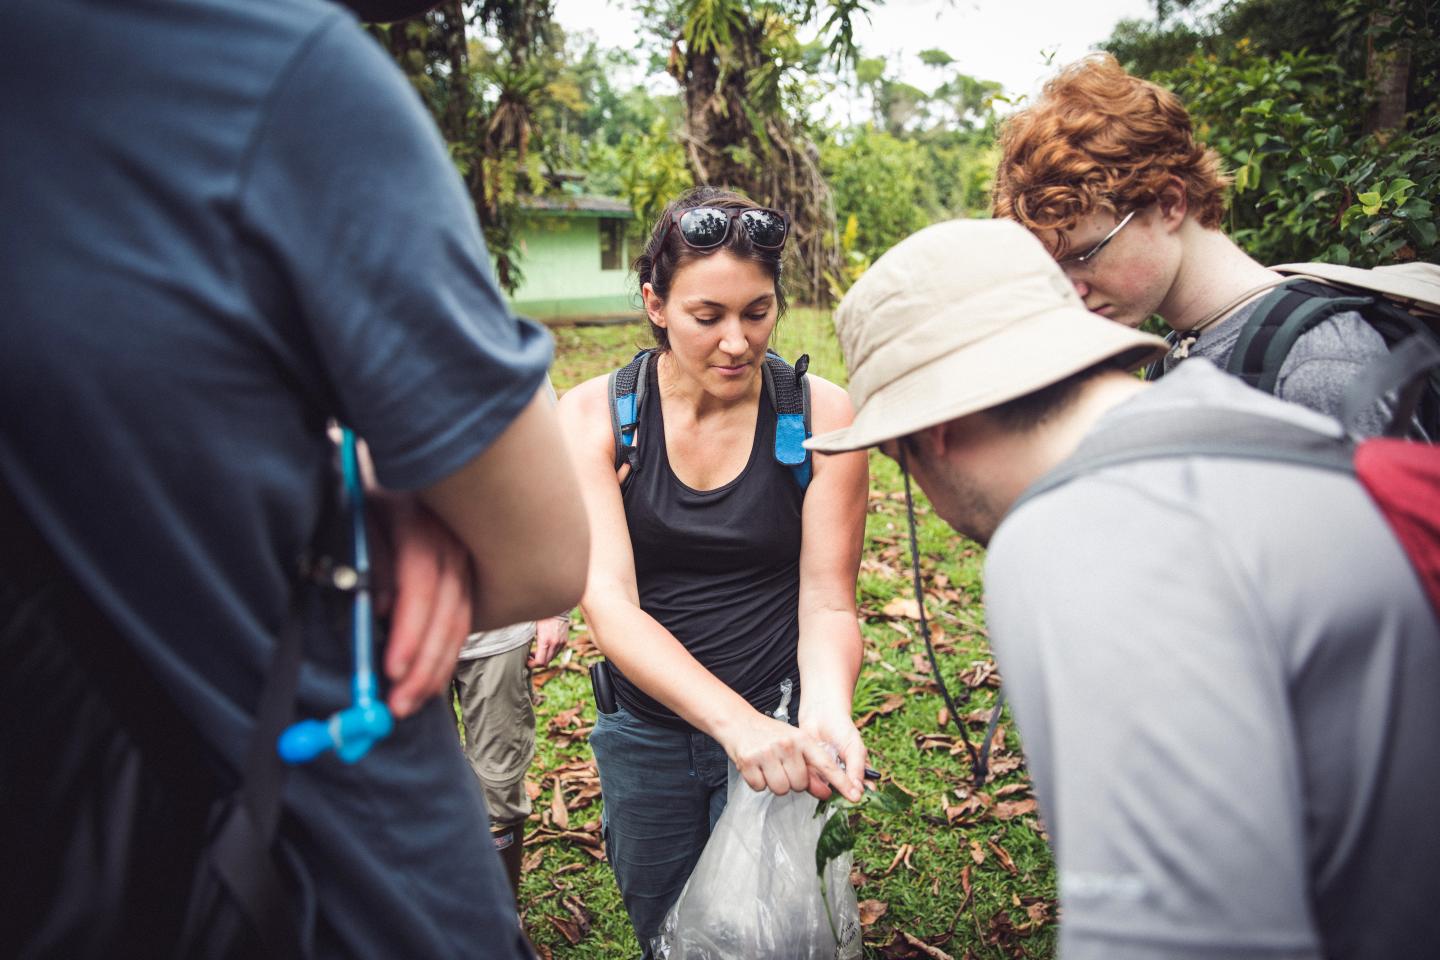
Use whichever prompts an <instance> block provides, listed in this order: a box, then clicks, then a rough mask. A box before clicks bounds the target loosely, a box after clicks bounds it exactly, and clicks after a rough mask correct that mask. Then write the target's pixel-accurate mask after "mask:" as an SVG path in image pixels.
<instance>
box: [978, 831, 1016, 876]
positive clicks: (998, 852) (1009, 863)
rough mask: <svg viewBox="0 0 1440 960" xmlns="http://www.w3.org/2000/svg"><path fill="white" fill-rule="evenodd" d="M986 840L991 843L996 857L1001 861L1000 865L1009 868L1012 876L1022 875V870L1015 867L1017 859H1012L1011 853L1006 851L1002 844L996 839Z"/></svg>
mask: <svg viewBox="0 0 1440 960" xmlns="http://www.w3.org/2000/svg"><path fill="white" fill-rule="evenodd" d="M985 842H986V844H988V845H989V847H990V849H991V851H993V852H994V854H995V859H996V860H998V861H1000V866H1002V867H1004V868H1005V869H1006V870H1008V871H1009V872H1010V875H1011V876H1019V875H1020V871H1019V870H1016V869H1015V861H1014V860H1011V859H1010V854H1008V853H1006V852H1005V848H1004V847H1002V846H1000V844H998V843H996V842H995V841H994V840H986V841H985Z"/></svg>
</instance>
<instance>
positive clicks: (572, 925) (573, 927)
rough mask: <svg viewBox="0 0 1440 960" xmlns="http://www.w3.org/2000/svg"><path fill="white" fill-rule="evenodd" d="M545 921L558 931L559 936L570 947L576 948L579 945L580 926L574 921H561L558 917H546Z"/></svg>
mask: <svg viewBox="0 0 1440 960" xmlns="http://www.w3.org/2000/svg"><path fill="white" fill-rule="evenodd" d="M545 919H546V920H549V921H550V924H551V925H552V926H553V927H554V928H555V929H556V930H559V931H560V936H562V937H564V938H565V941H566V942H567V943H569V944H570V946H572V947H577V946H579V945H580V939H581V937H582V936H583V934H581V932H580V924H578V923H576V922H575V921H574V920H562V919H560V918H559V917H546V918H545Z"/></svg>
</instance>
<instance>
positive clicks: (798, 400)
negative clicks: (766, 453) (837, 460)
mask: <svg viewBox="0 0 1440 960" xmlns="http://www.w3.org/2000/svg"><path fill="white" fill-rule="evenodd" d="M809 368H810V356H809V355H808V354H801V355H800V359H798V360H796V361H795V366H793V367H792V366H790V364H788V363H786V362H785V360H784V359H783V358H782V357H781V356H780V355H779V354H778V353H776V352H775V351H773V350H767V351H765V366H764V367H762V368H761V369H762V371H763V373H764V379H765V392H766V393H767V394H769V396H770V402H771V403H772V404H774V406H775V459H776V460H777V461H778V462H780V463H783V464H784V465H785V466H787V467H789V468H790V472H791V473H792V474H794V476H795V482H796V483H798V484H799V485H800V489H801V490H804V489H805V488H806V487H808V486H809V485H810V474H811V463H812V461H811V454H810V451H809V450H806V449H805V441H806V440H808V439H810V381H809V380H808V379H806V377H805V372H806V371H807V370H808V369H809Z"/></svg>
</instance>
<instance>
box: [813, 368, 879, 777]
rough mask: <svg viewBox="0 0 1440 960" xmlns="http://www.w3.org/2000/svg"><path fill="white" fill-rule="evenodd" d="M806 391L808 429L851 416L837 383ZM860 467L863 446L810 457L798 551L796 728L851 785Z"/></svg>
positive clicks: (861, 524)
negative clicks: (828, 755)
mask: <svg viewBox="0 0 1440 960" xmlns="http://www.w3.org/2000/svg"><path fill="white" fill-rule="evenodd" d="M810 393H811V418H812V420H813V422H814V431H815V433H817V434H818V433H825V432H828V431H830V430H837V429H839V428H841V427H844V426H847V425H848V424H849V423H850V421H851V420H852V419H853V414H852V412H851V408H850V399H849V397H847V396H846V394H845V391H844V390H842V389H841V388H839V387H837V386H835V385H834V384H832V383H829V382H827V381H825V380H822V379H820V378H819V377H811V390H810ZM868 468H869V464H868V461H867V458H866V454H865V452H864V451H863V450H862V451H858V452H855V453H840V454H833V455H829V456H827V455H824V454H816V455H815V472H814V478H813V479H812V480H811V482H810V487H809V489H808V490H807V491H806V493H805V510H804V515H803V539H802V541H801V548H800V649H799V663H800V689H801V691H802V693H801V697H800V726H801V729H803V730H805V731H806V732H807V733H809V734H811V735H812V736H814V737H815V738H816V739H818V740H820V741H822V742H825V743H829V744H831V745H832V746H834V747H835V748H836V749H837V750H839V752H840V758H841V759H842V760H843V761H844V762H845V769H846V770H847V771H849V772H850V773H852V774H853V775H854V777H855V779H856V780H857V782H858V780H859V779H860V777H861V776H862V774H863V772H864V769H865V746H864V744H863V743H862V742H861V739H860V732H859V731H858V730H857V729H856V728H855V724H854V722H853V721H852V720H851V701H852V699H853V697H854V693H855V678H856V677H857V676H858V675H859V672H860V661H861V654H862V642H861V639H860V627H859V624H858V621H857V619H856V611H855V578H856V576H857V574H858V572H859V569H860V551H861V548H862V546H863V544H864V540H865V509H866V501H867V496H868V491H869V469H868ZM814 787H815V785H813V784H812V792H816V791H815V790H814Z"/></svg>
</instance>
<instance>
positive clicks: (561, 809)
mask: <svg viewBox="0 0 1440 960" xmlns="http://www.w3.org/2000/svg"><path fill="white" fill-rule="evenodd" d="M553 789H554V793H552V794H551V796H550V820H551V822H553V823H554V824H555V826H557V827H559V828H560V829H561V830H569V829H570V810H569V809H568V808H567V807H566V806H565V784H564V781H562V780H561V779H560V778H559V777H556V778H555V786H554V788H553Z"/></svg>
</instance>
